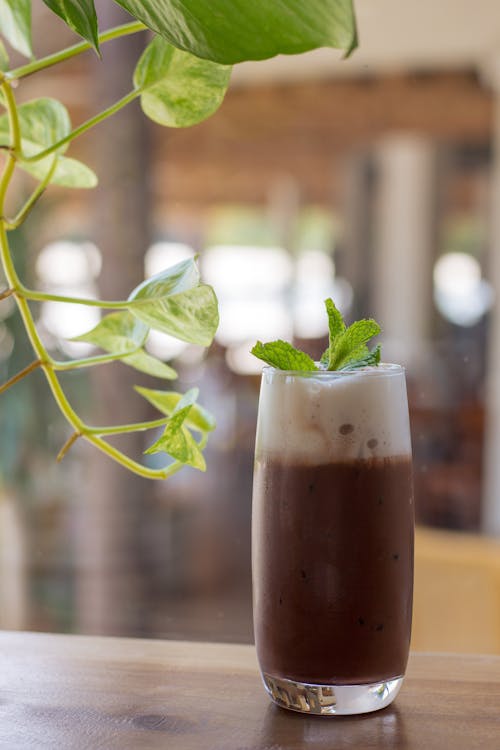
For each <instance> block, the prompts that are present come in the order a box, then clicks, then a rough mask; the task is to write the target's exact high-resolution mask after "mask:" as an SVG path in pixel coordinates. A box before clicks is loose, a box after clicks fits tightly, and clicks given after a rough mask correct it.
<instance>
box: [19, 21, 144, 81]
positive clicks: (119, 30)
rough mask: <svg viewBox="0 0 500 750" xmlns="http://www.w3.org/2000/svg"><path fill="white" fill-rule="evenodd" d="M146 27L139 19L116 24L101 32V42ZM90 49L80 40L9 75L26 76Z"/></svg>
mask: <svg viewBox="0 0 500 750" xmlns="http://www.w3.org/2000/svg"><path fill="white" fill-rule="evenodd" d="M146 28H147V27H146V26H145V25H144V24H143V23H140V22H139V21H132V22H131V23H126V24H123V25H122V26H115V27H114V28H112V29H108V30H107V31H103V32H102V33H101V34H99V44H103V43H104V42H109V41H111V40H112V39H118V37H121V36H127V35H128V34H136V33H137V32H138V31H145V30H146ZM89 49H93V47H92V45H91V44H89V43H88V42H79V43H78V44H74V45H73V46H72V47H67V49H63V50H61V51H60V52H55V53H54V54H52V55H47V57H42V58H40V60H34V61H33V62H31V63H27V64H26V65H21V67H19V68H15V69H14V70H11V71H9V73H8V74H7V76H8V78H10V79H19V78H26V76H30V75H32V74H33V73H37V72H38V71H39V70H44V68H50V67H51V66H52V65H57V63H60V62H63V61H64V60H69V59H70V58H71V57H75V56H76V55H80V54H81V53H82V52H86V51H87V50H89Z"/></svg>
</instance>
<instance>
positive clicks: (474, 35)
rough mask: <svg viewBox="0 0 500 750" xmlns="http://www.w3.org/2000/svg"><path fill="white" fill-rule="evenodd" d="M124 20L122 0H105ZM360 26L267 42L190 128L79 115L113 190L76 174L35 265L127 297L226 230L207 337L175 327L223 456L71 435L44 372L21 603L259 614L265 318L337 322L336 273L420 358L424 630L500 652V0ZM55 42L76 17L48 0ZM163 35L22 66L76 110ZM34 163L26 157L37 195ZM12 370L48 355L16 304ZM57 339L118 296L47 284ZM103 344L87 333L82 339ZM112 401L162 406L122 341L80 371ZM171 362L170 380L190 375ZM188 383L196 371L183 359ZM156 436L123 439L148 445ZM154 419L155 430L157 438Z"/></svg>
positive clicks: (0, 489)
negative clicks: (147, 471) (198, 458)
mask: <svg viewBox="0 0 500 750" xmlns="http://www.w3.org/2000/svg"><path fill="white" fill-rule="evenodd" d="M97 6H98V12H99V16H100V20H101V27H102V28H106V27H109V26H113V25H116V24H118V23H120V22H121V21H122V20H123V17H124V16H123V14H122V13H121V11H120V10H119V9H118V7H114V6H112V5H111V4H110V3H108V2H105V1H103V2H100V3H97ZM356 7H357V12H358V20H359V27H360V48H359V50H357V51H356V53H355V54H354V55H353V57H352V59H349V60H348V61H341V60H340V58H339V55H338V54H337V53H336V52H334V51H332V50H319V51H317V52H314V53H308V54H306V55H302V56H300V57H296V58H278V59H275V60H272V61H269V62H265V63H246V64H243V65H241V66H238V67H237V68H236V69H235V71H234V73H233V80H232V86H231V88H230V90H229V93H228V94H227V97H226V100H225V102H224V104H223V105H222V107H221V109H220V110H219V112H218V113H217V114H216V115H215V116H214V117H213V118H211V119H210V120H208V121H207V122H205V123H203V124H201V125H198V126H196V127H193V128H191V129H189V130H185V131H173V130H168V131H167V130H165V129H162V128H160V127H157V126H155V125H154V124H152V123H151V122H149V121H147V120H146V119H145V118H144V117H143V116H142V114H141V112H140V109H139V106H138V105H137V106H136V105H135V104H132V105H129V107H128V108H127V109H125V110H124V111H122V112H121V113H120V114H119V115H118V116H117V117H116V118H115V119H112V120H110V121H109V122H108V123H107V124H105V125H103V126H100V127H99V128H97V129H95V131H92V132H91V133H90V134H88V135H86V136H84V137H83V138H82V139H81V140H77V141H76V142H75V144H74V148H73V149H72V154H73V155H75V156H76V157H77V158H78V157H80V158H82V159H83V160H84V161H86V162H87V163H89V164H90V166H92V167H93V168H94V169H95V171H96V172H97V173H98V175H99V178H100V185H99V188H98V189H97V190H96V191H89V192H86V191H62V190H58V189H55V188H51V189H50V190H49V191H48V193H47V194H46V195H45V196H44V199H43V200H42V201H41V202H40V203H39V205H38V206H37V207H36V210H35V211H34V212H33V214H32V215H31V217H30V219H29V221H28V222H27V223H26V224H25V225H24V226H23V227H22V229H20V230H18V231H17V232H16V233H15V234H13V235H12V243H13V247H14V248H15V256H16V264H17V268H18V270H19V272H20V273H21V277H22V278H23V280H25V281H26V283H28V284H29V285H37V286H38V287H39V288H41V289H44V290H49V291H53V292H54V293H58V294H75V295H80V296H101V297H103V298H110V299H117V298H120V297H123V296H125V295H127V294H128V293H129V291H130V290H131V289H132V288H133V287H134V286H135V285H136V284H137V283H138V282H139V281H141V280H142V278H143V277H144V275H146V276H149V275H152V274H154V273H156V272H158V271H159V270H160V269H162V268H164V267H166V266H168V265H171V264H172V263H175V262H177V261H178V260H181V259H184V258H186V257H190V256H192V255H194V254H196V253H199V255H200V266H201V269H202V274H203V277H204V279H205V281H206V282H208V283H210V284H212V285H213V286H214V288H215V290H216V292H217V294H218V297H219V300H220V312H221V324H220V329H219V332H218V334H217V337H216V340H215V342H214V344H213V346H212V347H211V348H210V350H209V351H208V352H206V351H204V350H202V349H199V348H197V347H193V346H189V345H185V344H183V343H180V342H178V341H175V340H173V339H169V338H168V337H166V336H164V335H160V334H158V335H155V336H154V337H152V338H151V340H150V347H151V350H152V351H153V352H154V353H155V354H158V355H159V356H161V357H163V358H165V359H168V360H173V364H174V366H175V367H176V368H177V369H178V371H179V373H180V376H181V378H180V383H179V384H178V388H179V390H181V389H186V388H188V387H190V386H192V385H194V384H196V385H199V387H200V391H201V393H200V402H201V403H202V404H203V405H205V406H206V407H207V408H209V409H210V410H211V411H212V412H213V413H214V414H215V415H216V417H217V422H218V427H217V430H216V432H215V433H214V435H213V436H212V438H211V440H210V443H209V447H208V449H207V460H208V470H207V472H206V474H201V473H199V472H196V471H195V470H193V469H189V468H188V469H184V470H183V471H182V472H181V473H180V474H178V475H176V476H175V477H173V478H172V479H170V480H168V481H166V482H163V483H151V482H147V481H143V480H140V479H138V478H136V477H132V476H131V475H129V474H127V473H126V472H125V471H124V470H123V469H121V468H119V467H116V466H115V465H114V464H112V463H111V462H110V461H109V460H107V459H105V458H103V457H101V456H100V455H99V454H96V453H95V452H93V451H92V450H91V449H89V448H87V447H86V446H85V445H84V444H81V445H80V444H77V445H76V446H75V447H74V448H73V449H72V450H71V452H70V453H69V454H68V455H67V456H66V458H65V459H64V461H63V462H62V464H59V465H57V464H56V463H55V455H56V454H57V452H58V450H59V449H60V447H61V445H62V444H63V443H64V442H65V440H66V438H67V437H68V435H69V432H68V427H67V426H66V424H65V423H64V420H63V419H62V418H61V417H60V415H59V414H58V412H57V409H56V408H55V406H54V404H53V403H52V401H51V398H50V394H49V392H48V389H47V387H46V384H45V381H44V379H43V376H42V374H41V373H37V372H35V373H33V374H32V375H30V377H29V378H28V379H25V380H23V381H22V382H20V383H19V384H17V385H16V386H15V387H13V388H11V389H9V390H8V391H7V392H6V393H4V394H3V395H2V397H1V402H0V404H1V405H0V425H1V430H0V627H3V628H10V629H30V630H47V631H56V632H77V633H99V634H114V635H131V636H146V637H166V638H185V639H204V640H220V641H246V642H250V641H251V640H252V637H253V636H252V624H251V580H250V514H251V485H252V464H253V445H254V434H255V424H256V414H257V401H258V389H259V374H258V373H259V371H260V366H259V363H258V361H257V360H255V361H253V359H252V357H251V356H250V355H249V354H248V351H249V348H250V347H251V346H252V344H253V343H254V342H255V340H256V339H258V338H260V339H263V340H270V339H273V338H276V337H281V338H285V339H289V340H291V339H293V340H294V341H295V343H296V344H297V345H299V346H301V347H302V348H304V349H305V350H306V351H308V352H309V353H310V354H311V355H313V356H318V354H319V353H321V351H322V350H323V348H324V347H325V341H326V334H327V327H326V325H325V323H326V316H325V314H324V308H323V300H324V299H325V298H326V297H327V296H332V297H333V298H334V299H335V300H336V302H337V304H338V306H339V307H340V308H341V310H342V311H343V313H344V314H345V316H346V319H347V320H348V321H352V320H353V319H354V318H357V317H360V316H373V317H375V318H376V319H377V320H378V321H379V322H380V323H381V324H382V326H383V329H384V333H383V337H382V343H383V347H384V359H386V360H389V361H390V360H393V361H399V362H403V363H404V364H405V365H406V367H407V373H408V386H409V398H410V408H411V418H412V435H413V447H414V456H415V494H416V512H417V520H418V523H419V528H418V532H417V552H416V592H415V627H414V636H413V647H414V648H417V649H425V650H443V651H446V650H448V651H478V652H496V653H500V543H499V542H498V541H497V540H496V539H495V536H497V535H499V534H500V378H499V377H498V373H499V372H500V307H499V306H498V297H499V294H500V15H499V13H498V4H497V3H496V2H495V0H476V2H475V3H474V4H470V3H469V2H466V0H442V1H441V2H440V3H438V4H436V3H435V2H431V0H422V1H421V2H419V3H413V4H408V3H400V2H397V1H396V0H378V2H377V3H373V2H371V0H358V1H357V2H356ZM34 13H35V16H34V24H33V29H34V39H35V50H36V53H37V55H38V56H42V55H44V54H47V53H49V52H51V51H54V50H56V49H59V48H61V47H62V46H66V44H72V43H73V42H74V41H75V37H73V36H72V35H71V33H70V32H68V30H67V29H66V27H65V26H64V25H63V24H62V23H61V22H59V21H58V19H56V18H55V17H54V16H53V15H52V14H50V13H49V11H47V10H46V9H45V8H44V6H42V4H41V3H40V4H34ZM145 43H146V37H145V36H144V35H137V36H136V37H130V38H127V39H122V40H120V41H117V42H114V43H112V44H107V45H104V46H103V57H104V63H105V64H104V65H103V64H102V63H100V62H99V61H98V60H97V58H96V57H95V56H93V55H92V54H91V53H87V55H85V56H81V57H79V58H75V59H74V60H73V61H71V62H68V63H66V64H65V65H63V66H58V67H55V68H51V69H50V70H48V71H46V72H45V73H42V74H38V75H37V76H33V77H31V78H28V79H26V80H25V81H23V82H22V85H20V87H19V90H18V96H19V100H20V101H25V100H29V99H31V98H34V97H38V96H55V97H57V98H60V99H61V100H62V101H63V102H64V103H65V104H66V105H67V106H68V108H69V109H70V112H71V115H72V119H73V122H74V123H79V122H81V121H83V120H84V119H86V118H88V117H90V116H92V114H94V113H95V112H96V111H98V110H100V109H102V108H103V107H105V106H108V105H109V104H111V103H112V102H114V101H115V100H116V99H118V98H119V97H120V96H123V95H124V94H125V93H127V92H128V91H129V90H130V88H131V83H130V82H131V77H132V71H133V68H134V66H135V62H136V60H137V58H138V56H139V54H140V51H141V50H142V49H143V47H144V45H145ZM30 187H31V185H30V183H29V179H28V178H26V181H24V180H20V181H19V183H18V186H17V198H18V199H19V200H21V199H22V197H23V195H25V194H27V193H28V191H29V189H30ZM0 319H1V321H0V374H1V376H2V381H3V380H5V379H7V378H8V377H10V376H11V375H12V374H14V373H16V372H17V371H19V370H20V369H21V368H22V367H23V366H25V365H26V364H27V363H28V362H30V361H31V353H30V349H29V345H28V343H27V341H26V339H25V336H24V333H23V329H22V327H21V325H20V322H19V320H18V317H17V315H16V313H15V311H14V308H13V304H12V301H11V300H9V299H7V300H4V301H2V302H1V303H0ZM37 319H38V323H39V328H40V332H41V334H42V336H43V338H44V341H45V342H47V344H48V345H50V348H51V351H53V352H54V353H55V354H56V353H57V355H58V356H62V355H69V356H86V354H90V353H92V350H91V349H85V348H84V347H85V345H75V344H72V343H70V342H68V341H67V339H68V338H69V337H71V336H74V335H77V334H79V333H82V332H84V331H86V330H88V329H89V328H90V327H92V326H93V325H94V324H95V323H96V322H97V321H98V319H99V313H98V312H96V310H95V309H93V308H84V307H78V306H72V305H70V306H61V305H54V304H53V303H46V304H44V305H41V306H39V308H38V309H37ZM77 346H78V348H77ZM64 382H65V385H66V387H67V388H68V391H69V393H70V395H71V399H72V403H73V404H74V405H75V407H76V408H77V410H79V411H80V412H81V413H82V414H83V415H84V416H85V417H86V418H87V419H89V420H90V421H93V422H95V423H108V422H109V423H111V422H113V421H117V422H123V421H132V420H136V419H138V420H143V419H148V418H151V416H152V415H151V414H150V411H149V407H148V405H147V404H145V403H141V401H140V399H139V398H138V397H136V396H135V395H134V394H133V392H132V390H131V388H132V385H133V384H135V383H140V384H143V385H146V386H149V387H153V388H154V387H158V388H161V387H165V385H164V383H162V382H161V381H154V380H152V379H151V378H148V377H147V376H141V375H140V374H138V373H136V372H135V371H132V370H130V369H128V368H126V367H124V366H122V365H120V364H115V365H113V366H105V367H102V368H101V369H99V370H97V369H94V370H93V371H92V372H90V371H88V370H87V371H81V372H79V373H71V374H69V375H67V376H66V377H65V379H64ZM167 387H169V385H168V384H167ZM176 387H177V384H176ZM144 440H145V438H144V436H143V435H138V436H135V437H130V438H129V439H128V441H127V442H126V443H123V446H122V447H124V448H125V449H126V450H128V451H130V452H132V453H134V454H135V455H136V456H137V455H139V454H140V453H141V452H142V450H143V449H144V447H145V443H144ZM148 440H149V442H152V439H151V436H149V437H148Z"/></svg>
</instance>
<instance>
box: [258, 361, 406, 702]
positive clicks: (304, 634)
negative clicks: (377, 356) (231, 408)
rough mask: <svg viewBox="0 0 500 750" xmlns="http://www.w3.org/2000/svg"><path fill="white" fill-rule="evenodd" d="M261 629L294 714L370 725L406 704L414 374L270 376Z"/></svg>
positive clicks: (262, 488) (262, 417) (268, 664)
mask: <svg viewBox="0 0 500 750" xmlns="http://www.w3.org/2000/svg"><path fill="white" fill-rule="evenodd" d="M253 575H254V625H255V639H256V645H257V654H258V658H259V662H260V666H261V670H262V674H263V678H264V683H265V686H266V689H267V690H268V692H269V693H270V695H271V697H272V698H273V700H275V701H276V702H277V703H279V704H280V705H283V706H285V707H287V708H292V709H295V710H298V711H306V712H309V713H325V714H339V713H363V712H366V711H373V710H376V709H378V708H383V707H384V706H386V705H388V704H389V703H390V702H391V701H392V700H393V699H394V697H395V695H396V694H397V692H398V690H399V688H400V686H401V683H402V677H403V675H404V673H405V668H406V662H407V658H408V649H409V640H410V628H411V607H412V582H413V502H412V478H411V449H410V438H409V424H408V409H407V403H406V387H405V380H404V371H403V369H402V368H401V367H398V366H396V365H381V366H379V367H377V368H364V369H362V370H358V371H353V372H349V373H347V372H346V373H342V372H321V373H312V374H310V375H306V374H300V375H299V374H293V373H284V372H283V371H278V370H274V369H272V368H266V369H265V371H264V374H263V380H262V389H261V399H260V404H259V423H258V429H257V444H256V464H255V478H254V510H253Z"/></svg>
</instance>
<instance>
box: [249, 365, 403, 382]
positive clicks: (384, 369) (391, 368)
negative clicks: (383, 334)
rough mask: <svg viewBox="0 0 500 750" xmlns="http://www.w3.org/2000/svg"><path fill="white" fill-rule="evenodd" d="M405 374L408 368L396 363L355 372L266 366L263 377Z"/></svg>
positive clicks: (371, 366)
mask: <svg viewBox="0 0 500 750" xmlns="http://www.w3.org/2000/svg"><path fill="white" fill-rule="evenodd" d="M315 364H316V365H319V362H315ZM405 372H406V368H405V367H404V366H403V365H398V364H395V363H394V362H381V363H380V364H379V365H368V366H367V367H358V368H355V369H353V370H281V369H279V368H277V367H273V366H272V365H264V367H263V368H262V375H265V374H268V373H270V374H273V375H278V376H282V377H286V376H288V377H296V378H318V379H320V380H328V379H336V378H345V377H369V378H377V377H378V378H381V377H394V376H395V375H401V374H404V373H405Z"/></svg>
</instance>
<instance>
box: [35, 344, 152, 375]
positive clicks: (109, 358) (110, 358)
mask: <svg viewBox="0 0 500 750" xmlns="http://www.w3.org/2000/svg"><path fill="white" fill-rule="evenodd" d="M140 348H141V347H140V346H138V347H137V349H134V350H133V351H131V352H127V354H98V355H97V356H95V357H84V358H83V359H69V360H68V361H67V362H61V361H60V360H56V359H52V358H51V359H50V365H51V367H53V368H54V370H63V371H64V370H77V369H79V368H80V367H93V366H94V365H104V364H106V363H107V362H114V361H116V360H117V359H123V358H124V357H126V356H127V355H128V354H135V352H137V351H139V349H140Z"/></svg>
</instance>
